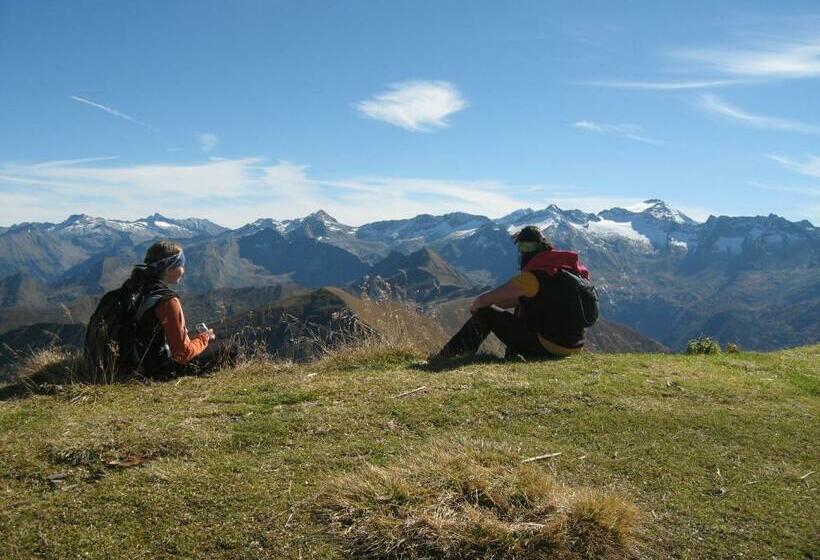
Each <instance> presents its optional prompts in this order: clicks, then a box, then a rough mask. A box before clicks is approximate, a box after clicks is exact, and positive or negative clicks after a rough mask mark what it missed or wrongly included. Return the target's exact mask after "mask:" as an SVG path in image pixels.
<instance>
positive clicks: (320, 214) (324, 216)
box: [307, 209, 339, 224]
mask: <svg viewBox="0 0 820 560" xmlns="http://www.w3.org/2000/svg"><path fill="white" fill-rule="evenodd" d="M307 217H308V218H316V219H319V220H321V221H323V222H332V223H334V224H338V223H339V222H338V220H336V218H334V217H333V216H331V215H330V214H328V213H327V212H325V211H324V210H321V209H320V210H317V211H316V212H314V213H313V214H311V215H310V216H307Z"/></svg>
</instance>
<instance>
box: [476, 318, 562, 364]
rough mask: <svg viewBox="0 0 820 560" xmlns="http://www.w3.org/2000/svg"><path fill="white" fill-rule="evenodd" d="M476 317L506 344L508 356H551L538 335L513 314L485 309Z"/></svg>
mask: <svg viewBox="0 0 820 560" xmlns="http://www.w3.org/2000/svg"><path fill="white" fill-rule="evenodd" d="M485 310H486V311H485ZM476 316H479V318H480V320H481V322H482V324H483V325H485V328H487V329H489V331H490V332H492V333H493V334H494V335H495V336H497V337H498V339H499V340H500V341H501V342H503V343H504V345H505V346H506V347H507V352H506V355H507V356H509V355H511V354H512V355H515V354H521V355H522V356H524V357H527V358H535V357H547V356H550V353H549V352H548V351H547V350H546V349H545V348H544V346H543V345H542V344H541V341H540V340H539V339H538V335H537V334H536V333H534V332H532V331H531V330H529V328H528V327H527V324H526V323H525V322H524V321H523V320H521V319H519V318H518V317H516V316H514V315H513V314H512V313H506V312H504V311H499V310H494V309H492V308H485V309H482V310H481V311H480V312H479V313H477V314H476Z"/></svg>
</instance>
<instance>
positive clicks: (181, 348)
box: [154, 298, 210, 364]
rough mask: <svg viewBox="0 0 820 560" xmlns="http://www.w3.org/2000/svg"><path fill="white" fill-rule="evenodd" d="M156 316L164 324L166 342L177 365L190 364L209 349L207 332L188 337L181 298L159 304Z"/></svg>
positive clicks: (155, 309)
mask: <svg viewBox="0 0 820 560" xmlns="http://www.w3.org/2000/svg"><path fill="white" fill-rule="evenodd" d="M154 315H156V317H157V319H159V322H160V323H161V324H162V330H163V331H165V340H166V341H167V342H168V347H169V348H170V349H171V359H172V360H174V361H175V362H176V363H178V364H185V363H188V362H190V361H191V360H193V359H194V358H195V357H197V356H198V355H200V354H201V353H202V351H203V350H205V348H207V347H208V342H209V341H210V335H209V334H208V333H207V332H204V333H199V334H198V335H196V336H195V337H194V338H189V337H188V328H187V327H186V326H185V315H183V314H182V305H180V303H179V298H171V299H169V300H168V301H164V302H162V303H159V304H157V306H156V307H155V308H154Z"/></svg>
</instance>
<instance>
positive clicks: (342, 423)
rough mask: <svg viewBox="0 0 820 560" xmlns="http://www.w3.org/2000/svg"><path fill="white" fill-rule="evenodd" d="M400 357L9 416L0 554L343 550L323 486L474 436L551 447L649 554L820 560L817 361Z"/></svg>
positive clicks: (134, 390) (23, 408) (65, 395)
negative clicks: (624, 509)
mask: <svg viewBox="0 0 820 560" xmlns="http://www.w3.org/2000/svg"><path fill="white" fill-rule="evenodd" d="M401 356H402V358H401V359H396V356H395V355H392V354H389V353H388V355H386V356H385V357H384V358H383V359H380V358H378V356H377V354H375V353H373V352H369V353H367V355H366V356H365V357H364V358H363V359H365V362H364V364H365V366H362V365H361V364H360V365H359V366H357V365H356V364H355V363H353V362H354V361H352V360H350V359H349V357H348V358H346V359H345V360H340V361H337V362H334V361H333V360H332V359H330V360H324V361H322V362H319V363H315V364H308V365H301V366H296V365H288V364H276V363H264V362H256V363H249V364H246V365H244V366H241V367H239V368H237V369H236V370H225V371H221V372H219V373H217V374H215V375H214V376H212V377H208V378H182V379H180V380H177V381H173V382H169V383H154V384H137V383H132V384H119V385H116V384H115V385H105V386H77V385H73V386H72V385H68V386H65V387H64V388H63V389H62V390H58V391H56V392H54V393H53V394H47V395H36V394H35V395H31V396H23V397H19V398H12V399H8V400H5V401H0V535H2V538H0V558H9V559H13V558H21V559H22V558H55V559H56V558H75V557H76V558H127V559H129V560H132V559H137V558H232V559H233V558H345V557H349V556H346V555H345V552H344V551H345V550H346V549H348V548H349V543H348V542H346V541H345V540H344V538H343V537H340V536H339V535H338V534H337V533H334V532H333V531H332V530H331V529H332V527H331V526H330V525H329V524H328V523H326V521H325V517H323V515H322V514H321V511H320V512H319V513H317V507H319V510H321V507H320V506H317V504H318V503H320V502H322V497H323V496H326V494H327V492H328V489H329V488H334V487H335V486H334V485H336V486H338V484H339V481H340V480H345V477H351V476H352V477H354V480H355V477H356V476H357V473H365V472H368V469H371V466H370V465H375V466H377V467H383V468H385V469H393V468H398V467H401V466H403V465H408V464H412V463H413V461H414V460H416V459H417V458H418V457H422V456H426V454H428V453H429V451H430V449H434V448H435V449H441V448H448V447H452V448H453V449H457V448H458V446H459V445H461V443H462V442H480V444H481V445H490V446H499V447H501V448H503V449H505V450H507V451H506V452H505V453H506V455H505V457H507V459H506V461H507V466H505V467H504V468H508V467H509V468H514V467H515V465H517V464H518V459H523V458H526V457H532V456H536V455H541V454H546V453H557V452H560V453H561V455H559V456H556V457H554V458H552V459H548V460H544V461H540V462H536V463H532V464H531V465H533V468H535V469H537V470H539V471H541V472H542V473H543V474H544V475H545V476H547V477H549V479H550V480H554V481H556V484H560V485H562V487H566V488H579V489H581V488H584V489H591V490H592V491H595V492H599V493H601V494H606V495H611V496H617V497H618V499H621V500H623V501H624V502H625V503H628V504H633V505H634V507H635V508H637V511H638V512H639V517H640V520H641V522H640V529H639V534H638V537H639V539H640V541H641V546H640V550H641V555H643V556H645V557H648V558H691V559H702V558H710V559H712V558H765V559H767V560H768V559H771V558H779V559H784V558H817V557H818V556H820V546H818V531H819V530H820V529H819V528H818V522H817V520H818V519H820V507H819V506H818V503H820V500H818V495H817V486H818V480H820V474H812V475H809V476H808V477H805V478H803V477H804V475H806V473H808V472H810V471H820V468H818V467H819V466H820V465H818V462H820V461H818V459H820V451H818V444H817V442H818V441H820V423H818V414H819V413H820V400H818V387H820V381H818V377H820V371H819V370H820V365H818V364H820V346H812V347H805V348H798V349H794V350H788V351H782V352H776V353H737V354H720V355H712V356H683V355H678V356H668V355H639V354H632V355H629V354H627V355H593V354H587V355H581V356H578V357H573V358H570V359H567V360H564V361H560V362H533V363H514V362H506V363H505V362H500V361H493V360H484V361H475V362H470V361H461V362H453V363H452V364H451V365H453V366H454V367H453V369H447V368H440V367H439V368H436V371H432V370H431V369H429V368H428V367H427V366H425V365H424V364H423V363H421V362H413V361H412V360H413V357H412V354H406V355H405V354H402V355H401ZM402 360H405V361H402ZM422 386H426V387H427V389H426V390H423V391H420V392H417V393H413V394H411V395H408V396H406V397H402V398H394V397H395V396H396V395H399V394H401V393H403V392H406V391H410V390H412V389H415V388H418V387H422ZM7 394H12V393H7ZM129 460H130V461H132V462H134V463H139V464H138V466H133V467H129V468H123V467H121V466H117V464H118V463H119V464H122V463H126V464H127V463H128V461H129ZM510 461H512V463H510ZM112 463H113V464H112ZM505 472H507V471H505ZM57 475H59V476H57ZM49 477H51V478H52V479H55V480H53V481H51V480H49Z"/></svg>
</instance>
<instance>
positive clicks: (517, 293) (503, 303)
mask: <svg viewBox="0 0 820 560" xmlns="http://www.w3.org/2000/svg"><path fill="white" fill-rule="evenodd" d="M524 295H525V294H524V290H523V289H522V288H521V287H520V286H518V285H517V284H514V283H513V282H507V283H506V284H504V285H502V286H499V287H498V288H495V289H494V290H490V291H489V292H484V293H483V294H481V295H480V296H478V297H477V298H475V300H474V301H473V304H472V305H471V306H470V313H476V312H477V311H478V310H479V309H481V308H482V307H489V306H491V305H497V306H498V307H502V308H504V309H509V308H510V307H515V306H516V305H517V304H518V298H520V297H523V296H524Z"/></svg>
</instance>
